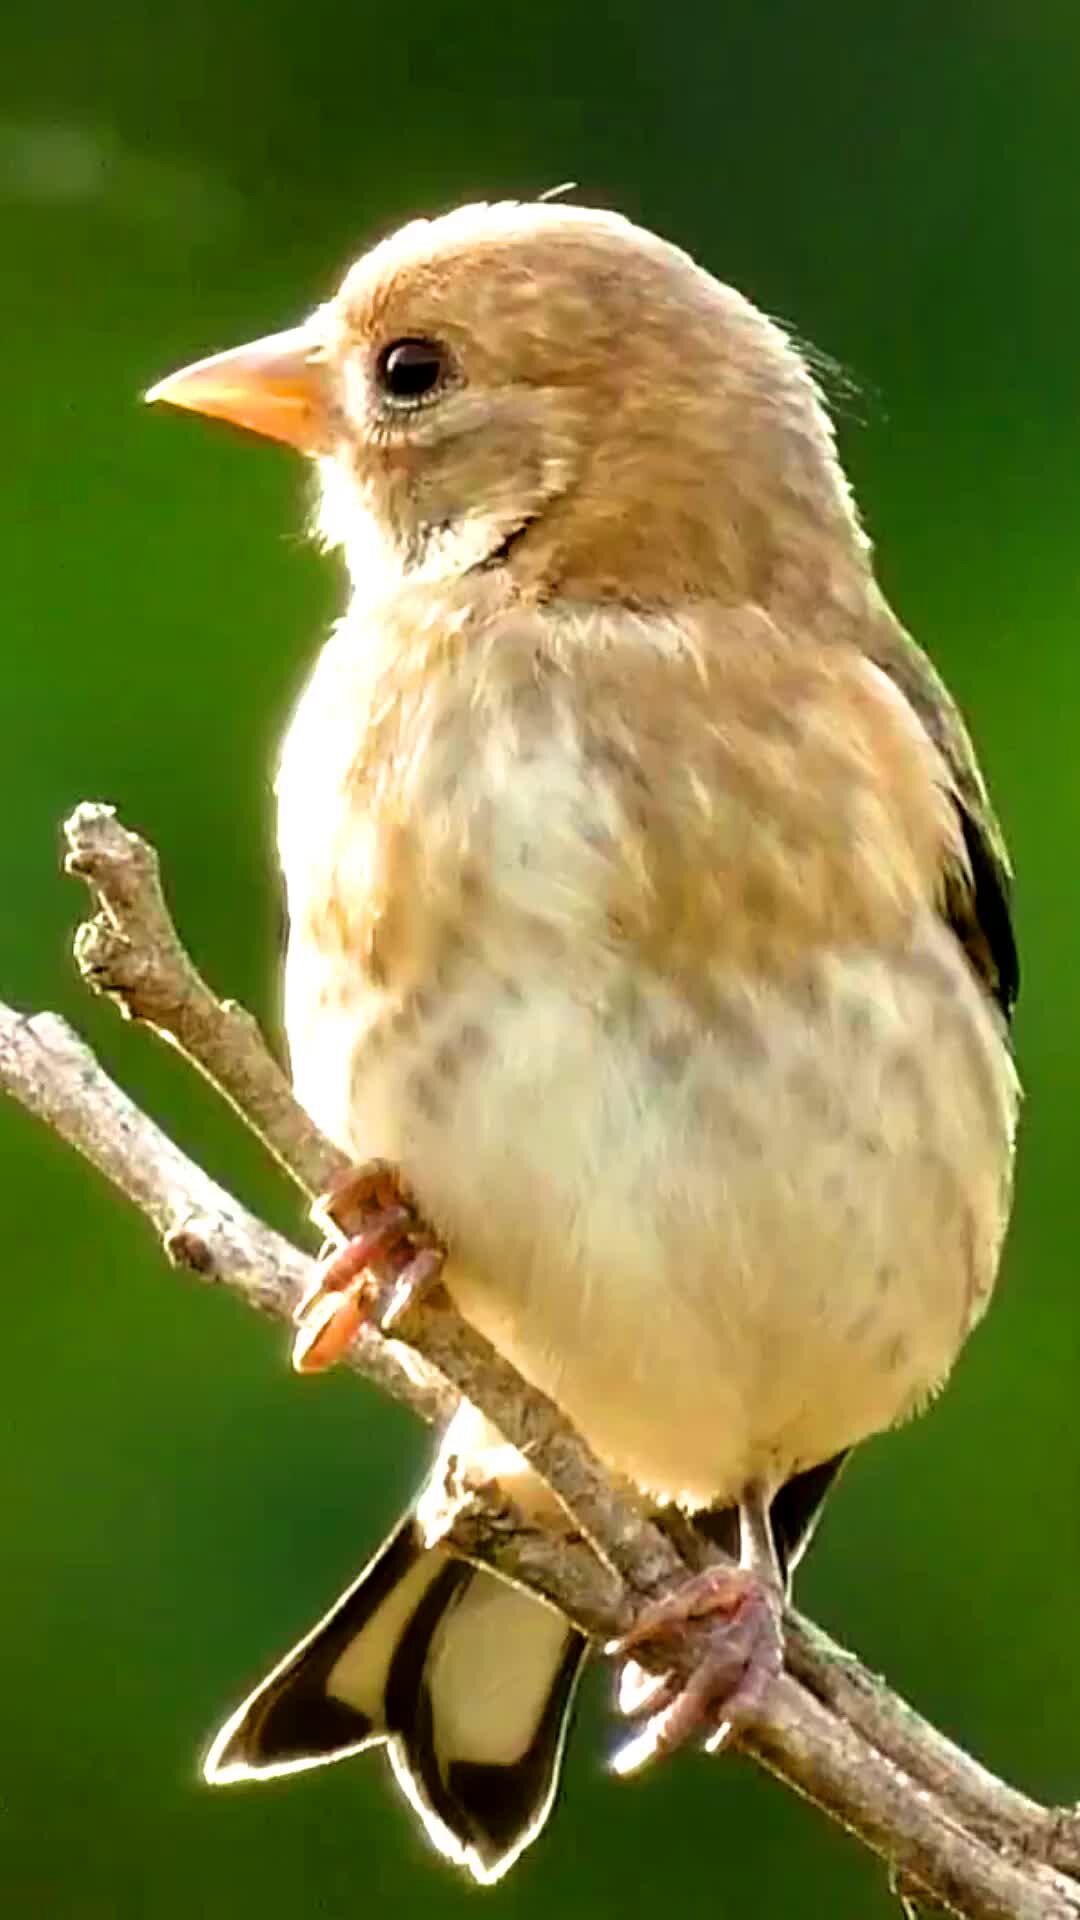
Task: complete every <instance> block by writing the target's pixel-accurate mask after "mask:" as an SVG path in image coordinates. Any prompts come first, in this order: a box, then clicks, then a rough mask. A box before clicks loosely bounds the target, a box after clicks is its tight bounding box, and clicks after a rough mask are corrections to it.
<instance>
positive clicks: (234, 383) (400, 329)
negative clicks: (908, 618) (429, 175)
mask: <svg viewBox="0 0 1080 1920" xmlns="http://www.w3.org/2000/svg"><path fill="white" fill-rule="evenodd" d="M147 398H148V399H151V400H163V401H167V402H169V403H170V404H172V405H175V406H180V407H186V408H190V409H192V410H194V411H196V412H202V413H207V414H213V415H216V416H219V417H222V418H225V419H227V420H231V421H233V422H234V423H236V424H238V425H240V426H244V427H247V428H249V429H252V430H253V431H255V432H256V433H261V434H265V435H268V436H270V437H271V438H274V439H278V440H282V441H285V442H287V443H289V444H290V445H292V446H294V447H296V448H298V449H299V450H300V451H301V452H304V453H307V454H310V455H312V456H314V457H315V458H316V460H317V461H318V465H319V471H320V481H321V490H322V509H321V514H320V525H321V528H322V531H323V533H324V535H325V536H326V538H327V539H328V541H329V542H330V543H331V544H335V545H341V546H342V547H343V548H344V549H345V552H346V556H347V559H348V562H349V566H350V569H351V571H352V574H353V576H354V579H355V581H356V583H357V585H358V587H360V588H361V589H362V588H363V586H364V584H365V582H367V581H371V580H374V581H375V583H376V584H379V585H381V584H383V583H384V581H385V577H386V574H387V572H388V571H389V572H390V574H391V575H394V574H410V575H415V574H417V573H420V572H427V573H430V574H432V575H434V574H446V573H451V574H460V573H462V572H464V571H465V570H466V569H468V568H473V567H494V566H498V565H501V564H505V565H507V566H511V567H512V568H513V569H514V571H515V573H516V575H517V577H518V580H519V582H520V584H521V587H522V589H523V590H526V591H529V590H531V591H533V592H535V593H536V594H538V595H550V594H552V593H560V594H564V595H570V596H581V597H587V598H591V599H596V598H598V597H605V596H608V595H610V596H615V597H618V598H620V599H623V600H626V599H631V600H635V599H636V600H639V601H641V602H642V603H648V602H653V603H656V602H662V601H665V600H671V599H674V598H678V597H682V596H685V595H698V594H703V593H708V594H710V595H716V594H719V595H721V596H722V597H730V598H732V599H736V600H745V599H754V600H758V601H761V602H763V603H764V602H768V601H769V600H770V598H773V597H775V596H777V595H779V594H781V593H783V592H785V591H787V590H788V589H790V587H791V584H792V582H793V581H795V582H797V581H799V580H802V581H803V582H804V583H805V586H806V588H807V590H808V591H810V590H812V591H813V592H814V593H815V594H816V596H817V597H818V598H820V597H821V596H822V594H825V596H826V597H828V581H827V580H826V579H824V578H823V577H822V574H823V570H824V571H825V572H835V571H836V570H837V569H839V571H840V572H841V573H843V572H844V570H845V569H850V570H851V571H852V573H853V575H861V574H862V573H863V572H865V567H866V560H865V542H864V540H863V537H862V535H861V533H860V531H859V528H858V524H857V521H856V518H855V514H854V511H853V508H852V505H851V501H850V496H849V494H848V490H847V487H846V484H845V482H844V479H843V475H842V473H841V471H840V468H839V466H838V464H837V461H836V456H835V452H834V448H833V439H832V432H831V428H830V425H829V422H828V419H827V416H826V414H825V411H824V408H823V406H822V403H821V399H820V395H819V393H818V391H817V388H816V386H815V384H814V381H813V379H812V377H811V375H810V373H809V372H808V370H807V368H806V366H805V364H804V362H803V360H802V359H801V357H800V355H799V354H798V352H797V351H796V350H795V348H794V347H793V346H792V345H791V343H790V342H789V340H788V339H787V337H786V335H785V334H784V333H783V332H782V331H781V329H780V328H779V327H777V326H776V325H774V324H773V322H771V321H770V320H768V319H766V318H765V317H764V316H763V315H762V314H760V313H759V312H758V311H757V309H756V308H754V307H753V306H752V305H751V304H750V302H749V301H747V300H745V299H744V298H743V297H742V296H741V295H740V294H738V293H736V292H734V291H733V290H732V289H731V288H729V287H725V286H723V285H721V284H720V283H719V282H718V281H716V280H714V279H713V278H712V277H711V276H710V275H709V274H707V273H705V272H704V271H703V270H702V269H701V268H700V267H698V266H696V265H695V263H694V262H693V261H692V260H691V259H690V257H689V256H688V255H687V254H685V253H683V252H681V251H680V250H679V249H678V248H676V247H673V246H670V245H669V244H667V243H666V242H665V241H662V240H659V239H657V238H656V237H655V236H654V235H652V234H650V233H647V232H645V231H643V230H642V229H641V228H638V227H635V226H633V225H631V223H630V222H629V221H627V220H624V219H623V218H621V217H620V216H619V215H617V214H612V213H605V212H599V211H594V210H592V209H588V208H583V207H573V206H565V205H552V204H532V205H526V204H517V203H506V204H501V205H492V206H470V207H462V208H459V209H457V211H455V212H453V213H449V214H446V215H444V216H443V217H442V218H440V219H436V220H432V221H426V220H417V221H413V222H411V223H410V224H409V225H408V226H405V227H403V228H402V229H401V230H400V231H399V232H397V233H395V234H393V235H392V236H391V237H390V238H389V239H387V240H384V241H382V242H381V244H380V245H378V246H376V247H375V248H374V249H373V250H372V251H371V252H369V253H367V254H365V255H364V256H363V257H362V258H361V259H360V260H359V261H357V263H356V264H355V265H354V266H353V267H352V268H350V270H349V272H348V273H347V274H346V276H345V279H344V281H343V283H342V285H341V286H340V288H339V289H338V291H337V293H336V294H335V295H334V297H333V298H332V299H331V300H329V301H328V302H327V303H326V304H325V305H323V306H321V307H319V308H318V309H317V310H316V311H315V313H313V314H312V315H311V317H310V319H308V320H307V321H305V322H304V323H303V324H302V325H301V326H299V327H296V328H294V329H292V330H290V331H289V332H287V333H281V334H274V335H271V336H269V337H268V338H267V339H264V340H259V341H255V342H253V343H251V344H250V345H247V346H243V347H240V348H237V349H234V350H232V351H229V352H226V353H223V354H217V355H214V356H213V357H212V358H210V359H209V360H203V361H200V362H198V363H197V364H196V365H194V366H191V367H187V368H184V369H183V370H182V371H181V372H179V373H177V374H173V375H171V376H170V377H169V378H167V379H165V380H163V381H161V382H160V383H159V384H158V385H157V386H155V387H154V388H153V389H152V390H151V392H150V393H149V394H148V396H147Z"/></svg>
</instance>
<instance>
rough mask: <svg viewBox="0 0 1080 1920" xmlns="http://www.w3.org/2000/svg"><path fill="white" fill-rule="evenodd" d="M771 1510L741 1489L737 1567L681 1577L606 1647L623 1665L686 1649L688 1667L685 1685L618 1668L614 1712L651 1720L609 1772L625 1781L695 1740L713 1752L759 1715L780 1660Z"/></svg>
mask: <svg viewBox="0 0 1080 1920" xmlns="http://www.w3.org/2000/svg"><path fill="white" fill-rule="evenodd" d="M769 1502H770V1494H769V1493H768V1492H767V1491H766V1490H764V1489H763V1488H760V1487H751V1488H748V1489H747V1491H746V1493H745V1495H744V1497H743V1499H742V1500H741V1501H740V1502H739V1541H740V1546H739V1565H738V1566H737V1567H732V1566H723V1567H721V1566H714V1567H706V1568H705V1569H704V1570H703V1571H702V1572H700V1573H695V1574H691V1575H689V1577H688V1578H687V1579H686V1580H685V1581H683V1583H682V1585H681V1586H679V1587H676V1588H675V1590H674V1591H673V1592H672V1593H669V1594H665V1595H664V1596H663V1598H662V1599H660V1600H657V1601H654V1602H653V1604H652V1605H651V1606H648V1607H646V1608H645V1609H644V1611H643V1612H642V1613H641V1614H639V1616H638V1618H637V1620H636V1621H635V1623H634V1625H633V1627H632V1628H631V1629H630V1631H629V1633H627V1634H624V1635H623V1637H622V1639H621V1640H617V1641H615V1642H613V1643H612V1645H611V1646H610V1647H609V1648H608V1652H609V1653H612V1654H614V1656H615V1657H616V1658H617V1659H622V1660H626V1657H627V1655H632V1654H633V1653H634V1651H635V1649H638V1648H642V1647H646V1646H647V1647H648V1648H649V1650H650V1653H651V1654H652V1656H653V1660H654V1659H655V1657H656V1656H657V1655H658V1654H659V1655H661V1656H662V1655H663V1654H665V1653H667V1652H670V1653H671V1654H673V1655H674V1654H676V1653H677V1652H683V1653H684V1654H685V1649H686V1646H687V1643H688V1642H689V1646H690V1649H691V1651H692V1655H693V1659H694V1665H693V1668H692V1670H691V1671H690V1674H689V1678H687V1679H684V1678H682V1677H681V1672H680V1673H675V1672H672V1673H670V1674H667V1675H664V1674H660V1675H658V1676H656V1675H654V1674H653V1673H652V1672H649V1673H647V1674H646V1673H645V1672H644V1671H643V1669H642V1667H641V1666H640V1665H639V1663H638V1662H637V1661H636V1660H634V1659H629V1660H626V1665H625V1666H624V1668H623V1671H622V1674H621V1676H620V1683H619V1707H620V1709H621V1710H622V1711H623V1712H624V1713H627V1714H629V1715H631V1716H633V1715H636V1714H640V1713H643V1712H648V1714H649V1719H648V1721H647V1722H646V1725H645V1727H644V1728H643V1730H642V1731H641V1732H640V1733H639V1734H636V1735H635V1736H634V1738H633V1739H632V1740H630V1741H628V1742H627V1744H626V1745H625V1746H624V1747H622V1748H621V1749H620V1750H619V1752H618V1753H617V1754H616V1756H615V1761H614V1765H615V1770H616V1772H617V1773H633V1772H635V1771H636V1769H637V1768H639V1767H642V1766H644V1765H645V1764H646V1763H647V1762H648V1761H649V1760H653V1759H658V1758H660V1757H662V1756H663V1755H664V1754H667V1753H672V1752H674V1750H675V1749H676V1747H680V1746H682V1745H683V1744H684V1743H685V1742H686V1741H687V1740H690V1739H692V1738H694V1736H695V1735H696V1736H698V1737H699V1738H700V1737H701V1736H703V1735H704V1736H705V1746H706V1748H707V1750H708V1752H710V1753H713V1752H715V1751H716V1749H717V1748H718V1747H721V1746H723V1745H724V1743H725V1741H726V1740H728V1738H729V1737H730V1735H731V1733H732V1731H733V1730H734V1729H735V1728H736V1727H738V1726H739V1725H740V1723H745V1722H746V1721H748V1720H751V1719H753V1717H754V1715H755V1714H756V1713H757V1712H758V1710H759V1709H760V1707H761V1704H762V1702H763V1700H764V1698H765V1695H766V1693H767V1692H768V1689H769V1687H770V1685H771V1683H772V1681H773V1680H774V1679H775V1677H776V1675H777V1674H778V1673H779V1672H780V1669H781V1667H782V1666H783V1658H784V1650H783V1635H782V1628H781V1619H782V1613H783V1602H784V1576H783V1572H782V1570H781V1567H780V1563H779V1560H778V1558H777V1554H776V1547H775V1544H774V1541H773V1535H772V1527H771V1525H770V1520H769ZM653 1660H650V1663H649V1664H650V1668H651V1667H652V1665H653ZM682 1671H685V1668H683V1669H682Z"/></svg>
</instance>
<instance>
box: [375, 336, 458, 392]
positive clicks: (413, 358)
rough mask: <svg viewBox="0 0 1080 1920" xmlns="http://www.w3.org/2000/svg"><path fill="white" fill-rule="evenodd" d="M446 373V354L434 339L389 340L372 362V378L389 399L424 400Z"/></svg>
mask: <svg viewBox="0 0 1080 1920" xmlns="http://www.w3.org/2000/svg"><path fill="white" fill-rule="evenodd" d="M445 372H446V355H445V353H444V352H443V349H442V348H441V347H440V346H439V345H438V344H437V342H436V341H434V340H392V341H391V343H390V345H389V346H388V347H384V348H383V350H382V352H381V353H380V355H379V358H378V360H377V361H376V363H375V378H376V380H377V381H378V383H379V386H380V387H381V388H382V391H383V392H384V393H385V394H386V396H387V398H388V399H390V400H401V401H404V402H406V403H408V402H409V401H415V400H426V399H427V396H428V394H430V393H434V391H435V388H436V387H437V386H438V385H439V382H440V380H441V379H442V378H443V375H444V374H445Z"/></svg>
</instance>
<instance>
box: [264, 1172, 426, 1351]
mask: <svg viewBox="0 0 1080 1920" xmlns="http://www.w3.org/2000/svg"><path fill="white" fill-rule="evenodd" d="M311 1212H312V1218H313V1219H314V1220H315V1221H316V1222H317V1223H318V1224H319V1225H320V1226H322V1227H324V1228H325V1229H327V1231H328V1232H329V1233H330V1234H331V1235H332V1236H333V1238H334V1239H335V1240H336V1241H337V1242H338V1244H337V1246H336V1247H335V1248H334V1249H333V1251H329V1252H325V1253H324V1257H323V1259H322V1260H321V1261H320V1263H319V1266H318V1268H317V1269H316V1272H315V1276H314V1279H313V1280H312V1282H311V1285H310V1286H309V1287H307V1288H306V1290H305V1292H304V1295H303V1298H302V1299H301V1301H300V1304H299V1306H298V1307H297V1309H296V1312H295V1314H294V1315H293V1318H294V1320H295V1322H296V1326H297V1333H296V1338H295V1340H294V1342H293V1353H292V1359H293V1366H294V1367H295V1368H296V1370H297V1372H298V1373H318V1372H321V1371H322V1369H323V1368H325V1367H331V1366H333V1364H334V1362H335V1361H336V1360H340V1358H341V1356H342V1354H343V1353H344V1352H345V1350H346V1348H347V1347H348V1346H349V1345H350V1343H351V1341H352V1340H353V1339H354V1337H355V1335H356V1334H357V1333H358V1332H359V1330H360V1328H361V1326H363V1325H364V1323H365V1322H370V1321H376V1322H377V1323H378V1325H379V1326H380V1327H382V1328H383V1330H384V1331H386V1330H387V1329H388V1328H389V1327H390V1326H391V1325H392V1324H393V1322H394V1321H395V1320H396V1319H397V1318H398V1316H399V1315H400V1314H401V1313H403V1312H404V1310H405V1308H406V1307H407V1306H408V1305H409V1304H410V1302H411V1301H413V1300H415V1299H417V1298H418V1297H419V1295H420V1294H422V1293H424V1292H426V1291H427V1289H428V1288H429V1287H431V1286H433V1285H434V1283H435V1281H436V1280H437V1279H438V1277H439V1275H440V1273H441V1272H442V1267H443V1260H444V1257H445V1256H444V1253H443V1249H442V1247H441V1246H440V1245H439V1243H438V1241H437V1239H436V1237H435V1235H434V1234H433V1233H432V1232H431V1231H430V1229H429V1228H428V1227H426V1226H425V1224H424V1222H423V1221H422V1220H421V1218H420V1216H419V1214H418V1213H417V1211H416V1208H415V1207H414V1206H413V1203H412V1201H411V1199H410V1197H409V1195H408V1193H407V1192H406V1190H405V1187H404V1184H403V1181H402V1176H401V1175H400V1173H398V1171H397V1170H396V1168H394V1167H392V1166H390V1165H389V1163H388V1162H387V1161H385V1160H371V1161H368V1162H367V1163H366V1165H364V1166H362V1167H353V1168H350V1170H349V1172H348V1173H347V1174H344V1175H343V1176H342V1178H341V1179H340V1180H338V1181H337V1182H335V1184H334V1186H333V1187H332V1188H331V1189H330V1191H329V1192H328V1193H325V1194H323V1195H321V1197H320V1198H319V1199H318V1200H317V1201H316V1203H315V1205H314V1207H313V1208H312V1210H311Z"/></svg>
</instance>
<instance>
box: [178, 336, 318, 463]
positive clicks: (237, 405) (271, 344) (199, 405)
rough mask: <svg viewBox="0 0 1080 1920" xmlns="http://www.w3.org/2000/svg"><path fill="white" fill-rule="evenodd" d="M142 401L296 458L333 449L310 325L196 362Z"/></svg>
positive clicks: (316, 348) (314, 340)
mask: <svg viewBox="0 0 1080 1920" xmlns="http://www.w3.org/2000/svg"><path fill="white" fill-rule="evenodd" d="M145 398H146V399H147V400H150V401H157V400H164V401H165V403H166V405H167V406H170V407H184V408H186V409H187V411H188V412H190V413H205V414H209V415H211V416H212V418H214V419H215V420H230V421H231V422H232V424H233V425H234V426H236V427H246V428H247V430H248V432H249V433H261V434H263V435H264V436H265V437H266V438H267V439H270V440H282V441H284V442H285V444H286V446H290V447H296V448H297V450H298V451H299V452H300V453H326V452H328V451H329V449H330V446H331V443H332V429H331V414H332V409H331V405H330V394H329V382H328V379H327V372H326V362H325V354H324V349H323V346H322V343H321V341H320V340H319V338H318V335H317V334H316V332H315V330H314V328H313V327H311V326H310V324H309V325H306V326H301V327H291V328H290V329H289V330H288V331H287V332H285V333H271V334H267V336H266V338H265V339H264V340H252V341H249V342H248V344H247V345H246V346H243V347H230V348H229V349H228V351H227V352H225V353H214V354H211V355H210V358H209V359H208V360H196V361H195V362H194V363H193V364H192V365H191V366H190V367H181V369H180V371H179V373H170V374H168V375H167V376H166V378H165V379H164V380H159V381H158V383H157V385H156V386H154V387H151V388H150V391H149V392H148V393H147V394H146V395H145Z"/></svg>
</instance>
